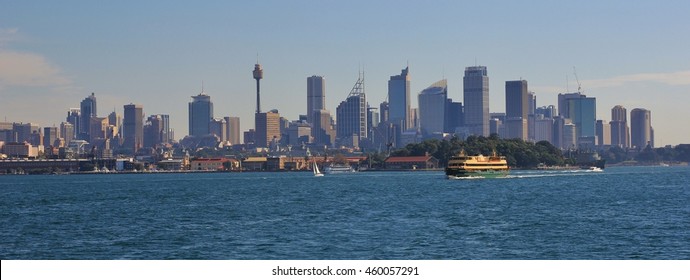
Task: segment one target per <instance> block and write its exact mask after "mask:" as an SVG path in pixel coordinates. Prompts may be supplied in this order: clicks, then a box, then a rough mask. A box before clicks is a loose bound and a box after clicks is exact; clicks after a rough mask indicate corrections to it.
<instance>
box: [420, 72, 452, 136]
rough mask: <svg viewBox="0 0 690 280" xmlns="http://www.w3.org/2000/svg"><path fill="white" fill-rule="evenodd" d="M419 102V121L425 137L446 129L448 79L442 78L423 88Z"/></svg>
mask: <svg viewBox="0 0 690 280" xmlns="http://www.w3.org/2000/svg"><path fill="white" fill-rule="evenodd" d="M417 99H418V100H417V101H418V102H419V119H420V120H419V122H420V127H421V131H422V135H423V136H424V137H427V136H430V135H432V134H434V133H443V132H445V131H446V123H445V120H446V103H447V100H448V81H447V80H446V79H443V80H440V81H438V82H435V83H433V84H431V85H430V86H429V87H427V88H426V89H424V90H422V91H421V92H420V93H419V95H418V96H417Z"/></svg>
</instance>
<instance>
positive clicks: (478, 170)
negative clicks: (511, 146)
mask: <svg viewBox="0 0 690 280" xmlns="http://www.w3.org/2000/svg"><path fill="white" fill-rule="evenodd" d="M508 171H509V168H508V161H506V158H505V157H504V156H497V155H496V151H494V152H493V153H492V154H491V155H490V156H483V155H481V154H479V155H476V156H468V155H466V154H465V150H461V151H460V153H458V155H456V156H452V157H451V158H450V160H449V161H448V166H447V167H446V176H447V177H448V179H453V178H464V177H479V178H488V177H490V178H495V177H505V176H507V175H508Z"/></svg>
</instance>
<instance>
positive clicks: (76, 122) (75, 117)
mask: <svg viewBox="0 0 690 280" xmlns="http://www.w3.org/2000/svg"><path fill="white" fill-rule="evenodd" d="M65 120H66V121H67V122H68V123H71V124H72V127H73V128H74V129H73V131H72V137H71V138H70V140H72V139H77V137H78V136H79V133H80V129H81V123H80V120H81V109H79V108H70V109H69V111H67V119H65ZM62 137H64V138H65V139H67V137H66V135H64V134H63V135H62ZM65 142H66V143H67V144H69V141H67V140H65Z"/></svg>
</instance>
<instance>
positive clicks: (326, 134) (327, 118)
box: [311, 110, 335, 147]
mask: <svg viewBox="0 0 690 280" xmlns="http://www.w3.org/2000/svg"><path fill="white" fill-rule="evenodd" d="M312 114H313V115H314V116H313V119H314V123H313V126H312V129H311V133H312V137H314V144H316V145H324V146H328V147H332V146H333V144H334V142H335V131H334V129H333V123H332V118H331V113H330V112H328V111H327V110H317V111H314V112H312Z"/></svg>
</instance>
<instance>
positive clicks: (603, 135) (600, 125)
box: [597, 120, 611, 147]
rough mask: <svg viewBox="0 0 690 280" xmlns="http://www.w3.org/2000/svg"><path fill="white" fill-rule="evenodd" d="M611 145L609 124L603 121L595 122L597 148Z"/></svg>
mask: <svg viewBox="0 0 690 280" xmlns="http://www.w3.org/2000/svg"><path fill="white" fill-rule="evenodd" d="M608 145H611V124H610V123H608V122H606V121H604V120H597V146H599V147H603V146H608Z"/></svg>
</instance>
